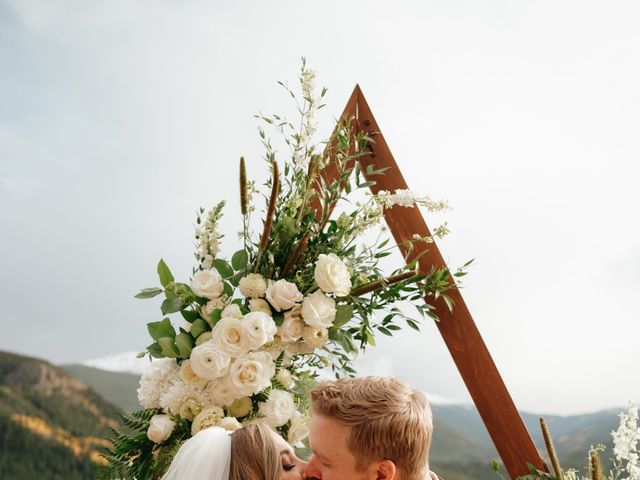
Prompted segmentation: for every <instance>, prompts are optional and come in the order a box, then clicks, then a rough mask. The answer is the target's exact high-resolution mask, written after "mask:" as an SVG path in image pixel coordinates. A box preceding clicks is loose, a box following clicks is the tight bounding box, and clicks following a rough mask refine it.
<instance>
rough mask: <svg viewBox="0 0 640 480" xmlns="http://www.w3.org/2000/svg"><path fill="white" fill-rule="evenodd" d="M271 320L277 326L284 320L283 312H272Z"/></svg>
mask: <svg viewBox="0 0 640 480" xmlns="http://www.w3.org/2000/svg"><path fill="white" fill-rule="evenodd" d="M273 321H274V322H276V325H277V326H278V327H279V326H281V325H282V323H283V322H284V313H282V312H274V314H273Z"/></svg>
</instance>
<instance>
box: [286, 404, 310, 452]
mask: <svg viewBox="0 0 640 480" xmlns="http://www.w3.org/2000/svg"><path fill="white" fill-rule="evenodd" d="M309 420H310V419H309V417H307V416H305V415H302V414H301V413H300V412H298V411H297V410H296V411H295V412H294V413H293V416H292V417H291V426H290V427H289V434H288V435H287V441H288V442H289V444H290V445H296V444H297V443H299V442H302V440H304V439H305V438H307V437H308V436H309Z"/></svg>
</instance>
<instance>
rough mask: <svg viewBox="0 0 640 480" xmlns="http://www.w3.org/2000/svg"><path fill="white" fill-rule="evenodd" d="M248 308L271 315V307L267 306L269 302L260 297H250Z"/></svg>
mask: <svg viewBox="0 0 640 480" xmlns="http://www.w3.org/2000/svg"><path fill="white" fill-rule="evenodd" d="M249 310H251V311H252V312H264V313H266V314H267V315H269V316H270V315H271V307H270V306H269V302H267V301H266V300H263V299H262V298H252V299H251V300H249Z"/></svg>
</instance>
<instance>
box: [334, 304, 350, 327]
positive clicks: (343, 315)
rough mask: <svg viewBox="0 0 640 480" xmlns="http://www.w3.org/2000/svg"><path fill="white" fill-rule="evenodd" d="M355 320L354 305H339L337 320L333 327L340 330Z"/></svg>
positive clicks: (337, 307)
mask: <svg viewBox="0 0 640 480" xmlns="http://www.w3.org/2000/svg"><path fill="white" fill-rule="evenodd" d="M352 318H353V305H346V304H342V305H338V306H336V318H335V320H334V321H333V326H334V327H337V328H340V327H342V326H343V325H344V324H346V323H347V322H349V321H350V320H351V319H352Z"/></svg>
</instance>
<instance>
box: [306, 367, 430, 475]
mask: <svg viewBox="0 0 640 480" xmlns="http://www.w3.org/2000/svg"><path fill="white" fill-rule="evenodd" d="M311 404H312V407H313V412H314V414H320V415H323V416H325V417H328V418H332V419H334V420H336V421H337V422H339V423H340V424H342V425H345V426H347V427H349V434H348V438H347V446H348V448H349V450H350V452H351V453H352V454H353V456H354V457H355V459H356V467H357V468H358V470H364V469H365V468H367V467H368V466H369V465H371V463H373V462H375V461H378V460H391V461H392V462H393V463H394V464H395V466H396V468H398V470H400V471H401V472H402V478H403V479H406V480H414V479H420V478H424V477H423V476H424V475H425V472H426V470H427V468H428V466H429V447H430V445H431V435H432V433H433V420H432V415H431V408H430V407H429V403H428V402H427V398H426V397H425V396H424V395H423V394H422V393H420V392H418V391H416V390H414V389H412V388H411V387H410V386H409V385H408V384H406V383H405V382H402V381H400V380H398V379H396V378H393V377H361V378H342V379H340V380H333V381H327V382H321V383H319V384H318V385H316V386H315V387H314V388H313V389H312V390H311Z"/></svg>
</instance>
